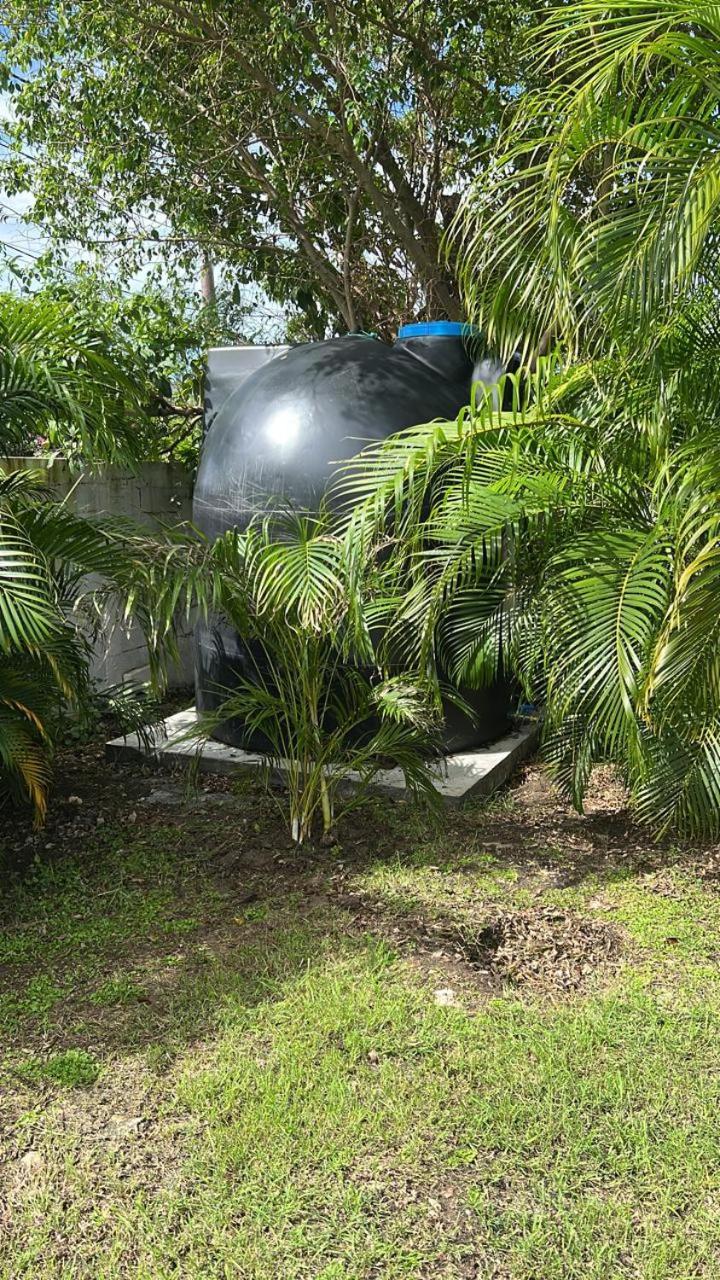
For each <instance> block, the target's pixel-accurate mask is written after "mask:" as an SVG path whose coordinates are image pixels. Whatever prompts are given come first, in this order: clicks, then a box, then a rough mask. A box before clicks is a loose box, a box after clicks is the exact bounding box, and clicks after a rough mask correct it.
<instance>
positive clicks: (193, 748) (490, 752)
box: [105, 707, 538, 805]
mask: <svg viewBox="0 0 720 1280" xmlns="http://www.w3.org/2000/svg"><path fill="white" fill-rule="evenodd" d="M196 724H197V712H196V711H195V708H194V707H189V708H188V710H187V711H178V712H176V714H175V715H173V716H169V717H168V719H167V720H165V722H164V725H163V732H162V733H161V734H159V735H158V737H157V741H156V743H155V745H154V746H153V747H151V748H150V749H146V748H145V747H144V746H143V744H142V742H141V741H140V739H139V738H138V737H137V734H134V733H130V734H128V735H127V737H123V738H114V739H113V740H112V742H108V743H107V745H106V747H105V755H106V757H107V759H108V760H131V759H136V760H137V759H141V760H154V761H155V763H156V764H157V765H158V766H159V767H161V768H171V769H172V768H183V767H184V768H187V767H188V766H189V765H190V764H191V763H193V762H196V764H197V767H198V768H199V769H200V770H201V771H202V772H204V773H238V772H240V771H247V770H250V771H255V772H257V771H259V770H261V769H265V768H267V763H268V762H267V758H266V757H265V756H262V755H259V754H257V753H255V752H252V751H242V750H241V749H240V748H239V747H227V746H225V744H224V743H222V742H212V741H207V742H205V743H203V744H202V746H201V747H198V744H197V743H195V742H187V741H182V740H181V739H182V738H183V737H184V735H186V734H187V733H188V731H189V730H192V728H193V727H194V726H195V725H196ZM537 738H538V726H537V724H536V723H534V722H531V721H525V722H522V723H521V724H520V725H519V726H518V728H517V729H516V730H515V731H514V732H513V733H509V734H508V735H507V736H506V737H504V738H500V739H499V741H498V742H493V743H490V745H489V746H487V747H478V748H477V749H476V750H475V751H460V752H458V753H457V754H456V755H451V756H445V757H444V758H443V759H442V760H440V761H438V762H437V765H436V766H435V767H434V772H435V786H436V788H437V790H438V791H439V792H440V795H441V796H442V797H443V799H444V800H445V801H446V803H447V804H452V805H459V804H462V802H463V801H464V800H466V799H467V798H468V796H471V795H472V796H475V797H482V796H489V795H491V794H492V792H493V791H494V790H495V789H496V787H499V786H501V785H502V783H503V782H507V780H508V778H509V777H510V775H511V774H512V773H513V771H514V769H515V768H516V767H517V765H518V764H519V763H520V761H521V760H524V759H525V757H526V756H528V755H529V754H530V752H531V751H532V750H533V748H534V747H535V745H536V743H537ZM275 772H276V773H277V774H278V775H279V776H280V780H281V779H282V773H283V762H282V761H280V762H279V763H278V764H277V766H276V768H275ZM355 780H357V775H355ZM347 783H348V785H349V786H352V784H353V774H352V773H350V774H348V776H347ZM372 790H373V791H375V792H377V793H379V794H381V795H388V796H394V797H395V798H397V797H399V796H402V795H404V794H405V793H406V787H405V779H404V777H403V773H402V770H401V769H384V770H382V771H381V772H380V773H378V774H376V776H375V779H374V781H373V785H372Z"/></svg>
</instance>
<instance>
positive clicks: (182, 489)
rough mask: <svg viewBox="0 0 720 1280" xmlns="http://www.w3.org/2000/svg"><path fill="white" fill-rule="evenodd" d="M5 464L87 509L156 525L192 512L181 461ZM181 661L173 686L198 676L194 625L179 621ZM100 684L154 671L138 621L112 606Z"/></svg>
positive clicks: (96, 671)
mask: <svg viewBox="0 0 720 1280" xmlns="http://www.w3.org/2000/svg"><path fill="white" fill-rule="evenodd" d="M2 465H3V467H5V468H10V469H12V470H19V469H25V468H32V469H33V470H37V471H41V472H42V473H43V476H44V477H45V478H46V480H47V483H48V484H49V485H51V486H52V488H53V489H54V490H55V492H56V493H57V494H59V495H60V497H67V500H68V503H69V505H71V506H72V508H73V510H74V511H77V512H78V513H79V514H82V515H103V514H104V515H114V516H118V515H119V516H127V517H129V518H130V519H132V520H136V521H138V523H140V524H144V525H147V526H149V527H150V528H153V527H155V528H157V527H158V525H160V524H165V525H174V524H179V523H180V522H181V521H183V520H190V519H191V516H192V477H191V476H190V473H189V472H188V471H186V470H185V468H184V467H182V466H181V465H180V464H179V463H176V462H144V463H143V464H142V465H141V466H140V467H139V468H138V470H137V472H130V471H126V470H125V469H124V468H122V467H111V466H103V467H100V468H98V469H97V470H94V471H86V472H82V473H78V472H76V471H72V470H71V468H70V466H69V465H68V463H67V462H65V461H64V460H63V459H62V458H56V459H53V460H52V461H48V460H46V459H45V458H5V459H3V460H2ZM177 638H178V648H179V650H180V662H179V663H178V664H176V665H175V667H174V668H173V670H172V671H171V672H170V673H169V684H170V688H180V687H182V686H183V685H189V684H192V682H193V647H192V625H187V624H186V623H185V622H184V620H183V621H182V622H180V623H179V624H178V637H177ZM91 672H92V675H93V677H94V679H95V680H96V681H97V682H98V684H99V685H100V686H101V687H107V686H108V685H114V684H120V683H123V682H127V683H138V682H142V681H144V680H147V679H148V677H149V674H150V670H149V667H148V655H147V649H146V647H145V644H144V641H143V637H142V633H141V631H140V629H139V628H138V627H137V626H130V627H128V626H127V625H126V624H124V623H123V622H122V621H121V619H120V618H119V617H118V616H117V613H116V612H115V613H114V612H113V611H112V610H108V612H107V614H106V616H105V618H104V619H103V624H102V627H101V630H100V634H99V636H98V639H97V642H96V644H95V648H94V657H93V662H92V667H91Z"/></svg>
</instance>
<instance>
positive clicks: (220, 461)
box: [194, 321, 509, 751]
mask: <svg viewBox="0 0 720 1280" xmlns="http://www.w3.org/2000/svg"><path fill="white" fill-rule="evenodd" d="M473 346H474V343H473V341H468V329H467V326H464V325H460V324H455V323H451V322H447V321H439V322H435V323H428V324H416V325H406V326H404V327H403V328H402V329H401V330H400V333H399V335H398V340H397V341H396V342H395V344H394V346H388V345H387V344H385V343H383V342H379V341H377V340H375V339H374V338H371V337H366V336H364V335H348V336H347V337H342V338H333V339H330V340H329V341H327V342H314V343H308V344H307V345H304V346H298V347H291V348H287V347H283V348H257V347H255V348H253V347H245V348H221V349H218V350H215V351H211V352H210V353H209V355H208V361H207V371H206V383H205V421H206V429H207V434H206V438H205V444H204V446H203V451H202V458H201V462H200V469H199V472H198V477H197V483H196V486H195V495H194V520H195V523H196V524H197V526H198V527H199V528H200V529H202V530H203V532H204V533H206V534H207V535H208V536H209V537H211V538H214V537H217V536H218V535H219V534H220V533H223V532H225V531H226V530H227V529H230V528H244V527H245V526H246V525H247V524H248V522H249V521H250V519H252V517H253V516H254V515H256V514H258V513H261V512H265V511H267V510H269V509H270V507H271V504H273V503H276V502H278V500H279V501H280V502H281V503H283V504H284V505H285V506H287V505H292V506H293V507H295V508H297V509H300V510H308V509H312V508H313V507H315V506H316V505H317V502H318V500H319V498H320V497H321V495H322V493H323V491H324V490H325V488H326V486H327V484H328V481H329V479H330V477H331V474H332V471H333V464H335V463H337V462H339V461H341V460H342V459H345V458H350V457H352V456H353V455H354V454H355V453H358V452H359V450H360V449H362V448H363V447H364V446H365V445H366V444H368V443H370V442H371V441H375V440H382V439H385V438H386V437H387V436H389V435H391V434H393V433H394V432H396V431H401V430H403V429H404V428H406V427H411V426H415V425H416V424H418V423H420V422H429V421H431V420H432V419H434V418H454V417H456V416H457V413H458V412H459V410H460V409H461V408H462V406H463V405H465V404H467V403H468V402H469V399H470V390H471V386H472V379H473V368H474V366H475V363H476V357H477V355H478V352H477V351H476V350H474V349H473ZM480 354H482V353H480ZM486 367H487V368H490V369H491V370H492V373H493V376H494V377H497V376H499V374H500V373H501V372H502V370H501V368H500V367H498V366H495V365H487V363H486ZM487 377H488V374H487V373H486V372H485V370H483V380H484V379H485V378H487ZM243 671H245V672H247V658H246V655H245V653H244V651H243V646H242V643H241V642H240V640H239V638H238V636H237V634H236V633H235V632H234V631H233V630H232V629H231V628H229V627H228V626H227V625H226V624H224V623H223V622H222V621H219V620H217V621H211V622H210V623H209V624H208V625H201V626H199V627H198V630H197V635H196V701H197V705H198V708H199V709H201V710H210V709H214V708H215V707H217V706H218V705H219V704H220V703H221V702H222V701H223V700H224V698H225V697H226V696H227V691H228V690H229V689H231V688H232V686H233V683H234V676H235V675H236V674H237V673H238V672H243ZM462 692H463V696H464V697H466V699H467V700H468V701H469V702H470V703H471V705H472V706H473V710H474V712H475V715H476V717H477V724H476V725H473V724H472V723H471V722H470V721H469V720H468V719H467V717H465V716H464V715H460V713H458V712H457V711H456V710H455V709H453V708H450V709H448V715H447V719H446V749H447V750H455V751H457V750H460V749H461V748H462V747H464V746H469V745H471V744H477V743H480V742H488V741H491V740H493V739H495V738H498V737H500V736H501V735H502V733H503V731H504V730H505V729H506V727H507V724H508V708H509V701H508V691H507V686H506V684H505V682H503V681H500V682H498V685H497V687H495V688H491V689H486V690H482V691H469V690H463V691H462ZM217 737H218V738H219V739H220V740H221V741H224V742H229V743H230V744H231V745H234V746H248V745H250V744H249V743H248V741H247V740H246V738H245V737H244V735H243V730H242V726H241V725H239V724H237V723H234V722H228V723H226V724H225V725H223V727H222V729H221V730H220V731H219V732H218V734H217Z"/></svg>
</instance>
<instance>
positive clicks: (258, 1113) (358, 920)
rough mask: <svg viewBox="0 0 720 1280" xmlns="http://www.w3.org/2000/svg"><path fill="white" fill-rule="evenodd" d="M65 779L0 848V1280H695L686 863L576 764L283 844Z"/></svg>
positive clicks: (228, 801)
mask: <svg viewBox="0 0 720 1280" xmlns="http://www.w3.org/2000/svg"><path fill="white" fill-rule="evenodd" d="M63 767H64V777H63V782H62V785H61V788H60V792H59V794H58V796H57V798H56V800H55V801H54V802H53V806H52V809H51V814H50V818H49V823H48V826H47V828H46V830H45V831H44V832H42V833H38V834H35V835H33V834H32V831H31V829H27V828H26V829H21V828H20V827H19V826H18V827H17V828H16V829H15V831H14V832H8V831H5V832H4V834H3V840H2V843H3V857H4V897H3V923H2V931H1V932H0V964H1V966H2V968H1V970H0V974H1V979H2V988H1V992H2V993H1V995H0V1020H1V1022H2V1068H1V1072H2V1093H1V1096H2V1104H1V1105H2V1113H3V1116H2V1135H3V1138H2V1142H3V1163H2V1174H1V1178H2V1184H1V1185H2V1190H1V1192H0V1202H1V1203H2V1235H1V1237H0V1275H2V1276H3V1280H4V1278H5V1277H7V1280H10V1277H12V1278H13V1280H15V1278H16V1277H28V1278H29V1277H32V1278H33V1280H59V1278H60V1277H63V1280H65V1278H67V1277H73V1280H75V1278H76V1277H77V1278H80V1277H88V1280H89V1277H96V1276H98V1275H102V1276H103V1277H107V1278H109V1280H119V1278H120V1277H122V1278H123V1280H125V1278H126V1277H133V1280H137V1278H138V1277H150V1276H152V1277H158V1278H162V1277H165V1276H168V1277H169V1276H171V1275H177V1274H182V1275H183V1276H187V1277H190V1278H193V1277H197V1278H198V1280H200V1278H201V1277H202V1278H203V1280H204V1278H205V1277H207V1276H210V1275H222V1274H239V1275H242V1276H243V1277H248V1280H251V1278H252V1280H265V1278H267V1280H270V1278H271V1277H273V1278H274V1277H276V1276H278V1275H282V1276H283V1277H288V1280H290V1278H298V1280H299V1278H300V1277H302V1278H303V1280H311V1278H312V1280H317V1278H318V1277H333V1278H339V1277H348V1278H350V1277H352V1278H353V1280H360V1278H361V1277H362V1278H363V1280H370V1278H371V1277H379V1276H383V1277H391V1278H392V1280H401V1278H402V1280H411V1278H412V1280H416V1278H419V1277H428V1278H432V1280H437V1278H438V1277H447V1278H448V1280H450V1278H452V1280H457V1277H484V1276H488V1275H495V1276H502V1277H507V1278H508V1280H519V1278H520V1277H522V1278H523V1280H530V1277H535V1276H537V1275H538V1274H542V1275H543V1276H547V1277H557V1280H566V1278H567V1277H578V1280H580V1277H582V1278H583V1280H586V1278H587V1277H597V1280H601V1278H604V1277H607V1276H608V1275H613V1276H618V1277H628V1280H630V1277H636V1276H643V1277H646V1276H647V1277H650V1276H652V1277H653V1278H658V1280H661V1278H667V1280H671V1278H672V1280H675V1277H677V1276H679V1275H696V1276H700V1277H708V1278H709V1277H713V1276H715V1275H716V1274H717V1257H718V1249H719V1248H720V1239H719V1238H718V1220H717V1212H716V1191H717V1185H718V1177H719V1176H720V1151H719V1150H718V1144H717V1133H716V1115H717V1105H718V1083H717V1082H718V1078H719V1077H718V1066H720V1063H719V1061H718V1043H720V1041H719V1039H718V1021H719V1017H720V987H719V986H718V977H717V955H718V950H719V949H720V906H719V903H720V899H718V893H717V884H718V881H717V876H718V871H719V870H720V853H719V852H718V850H717V849H715V848H705V849H703V850H702V851H701V850H699V849H697V848H696V849H692V850H690V849H687V848H685V849H683V848H680V847H678V846H675V845H671V844H668V843H667V842H666V843H664V844H658V843H656V842H651V841H650V840H649V839H648V837H647V835H646V834H644V833H643V832H642V830H641V829H639V828H637V827H635V826H634V825H633V823H632V821H631V819H630V816H629V814H628V812H627V810H626V808H625V797H624V793H623V791H622V788H621V787H620V786H619V785H618V783H617V781H616V780H614V779H613V778H612V776H611V775H610V774H608V772H607V771H604V772H603V771H601V773H600V774H599V775H598V774H596V775H595V778H594V782H593V787H592V788H591V790H590V793H589V798H588V805H587V810H588V811H587V813H586V814H585V816H579V815H577V814H574V813H573V812H572V811H571V810H569V809H568V808H567V807H566V806H565V805H564V804H563V802H562V801H561V800H560V799H559V798H558V796H557V795H556V794H555V793H554V792H553V791H552V788H551V787H550V785H549V783H548V781H547V778H546V776H545V775H544V774H543V772H542V771H541V770H540V769H538V768H537V766H531V767H530V768H529V769H528V770H527V771H526V773H525V775H524V776H523V778H521V779H520V780H518V782H517V783H516V784H515V785H514V786H513V788H512V789H511V790H510V791H509V792H506V793H504V794H503V795H501V796H500V797H498V798H497V799H496V800H495V801H494V802H493V803H492V804H491V805H489V806H487V807H486V808H484V809H482V808H473V807H472V806H471V807H469V808H468V809H466V810H465V811H458V812H448V815H447V818H446V820H445V822H444V823H443V827H442V830H441V831H440V832H439V833H438V831H437V829H432V828H429V827H427V826H426V824H425V821H424V819H422V818H421V817H419V816H418V815H417V814H416V813H415V812H414V811H413V810H412V809H411V808H409V807H408V806H407V805H405V804H400V805H398V804H395V805H393V804H391V803H389V802H385V801H379V800H377V801H372V802H370V803H368V804H367V805H366V806H365V807H364V808H363V809H362V811H358V812H357V814H356V815H355V817H354V818H350V819H348V821H347V823H346V824H345V827H344V829H343V832H342V844H341V845H339V846H336V847H334V848H332V849H329V848H327V847H322V846H312V845H308V846H306V847H305V848H304V850H301V851H298V850H296V849H292V847H291V844H290V842H289V840H288V836H287V834H286V832H285V831H284V828H283V826H282V823H281V822H280V821H279V819H278V816H277V813H276V810H275V808H274V806H273V804H272V801H271V800H269V799H268V798H267V797H266V796H264V795H263V794H262V792H259V793H258V792H256V791H255V790H254V789H253V787H252V786H248V785H247V784H246V783H244V782H241V781H238V782H236V783H235V784H228V783H222V782H220V781H219V780H217V781H215V782H213V781H211V780H208V781H207V782H205V783H203V785H202V787H201V789H200V791H199V792H198V793H197V794H193V793H192V792H191V793H190V794H188V793H187V791H186V789H185V784H184V782H183V781H182V780H177V779H172V778H167V777H163V776H158V775H150V774H148V773H147V772H144V771H143V770H142V769H139V768H132V767H129V768H126V769H123V770H121V771H119V772H117V773H116V774H115V775H114V776H113V777H112V778H108V777H107V775H106V772H105V769H104V765H103V762H102V759H101V756H100V748H99V747H98V748H92V747H88V748H85V749H84V750H83V751H82V752H81V753H78V754H76V755H75V756H74V757H73V756H67V757H66V758H65V760H64V761H63ZM21 868H22V869H23V870H22V875H18V872H19V871H20V870H21Z"/></svg>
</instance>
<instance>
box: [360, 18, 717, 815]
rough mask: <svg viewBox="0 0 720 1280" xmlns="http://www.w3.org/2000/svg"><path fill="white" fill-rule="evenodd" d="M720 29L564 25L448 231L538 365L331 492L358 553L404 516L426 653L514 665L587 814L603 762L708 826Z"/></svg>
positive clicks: (551, 34)
mask: <svg viewBox="0 0 720 1280" xmlns="http://www.w3.org/2000/svg"><path fill="white" fill-rule="evenodd" d="M719 37H720V7H718V6H717V5H707V4H704V3H703V4H701V3H693V0H691V3H690V4H683V5H680V4H679V3H675V2H673V0H664V2H663V3H659V4H657V3H647V2H646V0H625V2H624V3H613V2H612V0H611V2H610V3H606V2H602V3H601V2H599V0H576V2H575V3H571V4H569V5H565V6H562V7H559V8H557V9H556V10H554V11H553V12H552V13H550V15H549V16H548V19H547V22H546V24H545V29H544V37H543V39H542V42H541V45H540V50H539V54H538V57H539V60H540V62H541V63H542V65H543V66H544V68H545V69H546V70H551V71H552V75H553V79H552V83H551V86H550V89H549V90H548V91H543V94H542V95H538V96H534V97H529V98H528V100H527V101H526V102H525V104H524V105H523V108H522V110H521V111H520V112H519V113H518V114H517V116H516V119H515V123H514V125H513V127H512V130H511V132H509V133H508V134H507V135H506V137H505V138H504V139H503V140H502V143H501V145H500V147H499V148H498V151H497V154H496V157H495V162H494V164H493V165H492V166H491V167H490V169H489V177H485V178H483V179H482V180H481V181H479V182H478V183H477V184H476V185H475V187H474V188H473V189H472V191H471V192H470V193H469V195H468V197H467V198H466V200H465V201H464V204H463V207H462V209H461V212H460V215H459V218H458V222H457V225H456V228H455V237H456V242H458V243H459V248H460V252H461V255H462V257H463V260H464V285H465V293H466V300H467V304H468V312H469V316H470V318H472V319H473V320H475V321H476V322H478V323H480V324H483V325H484V326H485V330H486V333H487V335H488V337H489V339H490V340H492V341H493V342H495V343H496V344H497V345H498V346H499V347H501V348H504V349H505V350H507V351H514V350H516V349H517V348H520V349H521V351H522V352H523V353H524V355H525V368H526V370H527V369H530V370H532V369H534V370H535V372H534V374H532V375H531V374H526V376H525V378H524V380H523V379H520V380H516V381H515V383H514V406H513V409H512V411H511V412H508V413H499V412H498V411H497V409H496V408H495V407H494V403H493V400H492V398H490V397H486V398H481V399H480V401H479V403H478V405H477V406H476V407H475V409H474V410H468V411H467V412H466V413H464V414H462V415H461V416H460V419H459V420H458V422H457V423H452V424H449V423H445V424H431V425H430V426H429V427H424V428H419V429H417V430H416V431H415V432H413V433H409V434H406V435H405V436H403V437H400V438H399V439H395V440H392V441H390V442H389V443H388V444H387V445H384V446H381V447H380V448H379V449H377V450H374V451H372V452H371V453H370V454H368V455H365V456H364V457H362V458H361V459H360V460H359V462H358V464H356V465H355V466H353V467H352V468H351V470H350V473H349V475H346V478H345V480H344V483H343V485H341V490H344V492H345V494H346V495H349V496H350V497H352V498H353V499H360V500H361V502H362V505H361V507H360V509H359V510H358V511H356V512H355V513H354V515H353V517H352V519H351V521H350V524H349V536H350V538H351V540H359V541H360V542H361V543H362V541H363V539H364V538H365V537H366V536H368V530H372V529H377V528H378V527H382V528H384V529H387V528H388V526H390V527H391V528H393V529H394V531H395V534H396V536H397V538H398V541H399V543H400V544H402V545H403V546H404V547H405V548H406V553H405V557H404V560H402V559H401V561H400V564H401V572H402V573H403V574H404V575H405V581H406V591H407V602H408V603H407V605H406V609H405V613H406V614H408V616H409V617H410V618H411V620H412V623H413V624H414V627H415V628H416V629H417V630H418V633H419V635H420V636H421V637H422V639H421V642H420V643H419V644H418V643H417V642H416V643H414V644H413V645H412V646H411V647H410V648H409V650H408V652H409V655H410V656H411V657H412V659H413V661H414V662H416V663H419V664H420V666H421V668H422V669H423V670H427V669H431V668H432V666H433V664H434V663H435V661H436V660H437V657H438V656H442V654H441V651H442V650H443V649H444V651H445V656H447V654H448V653H449V654H450V656H451V658H452V657H454V663H455V665H454V667H453V668H452V669H453V670H454V673H455V674H456V675H457V676H465V677H467V676H472V675H473V673H475V674H476V676H477V678H480V679H482V678H486V673H487V671H488V669H489V670H492V668H493V666H494V665H496V664H497V662H498V661H499V660H500V657H501V656H502V660H503V662H504V663H505V664H506V665H507V664H508V663H510V664H512V665H513V666H514V668H515V670H516V672H517V674H518V676H519V677H520V679H521V680H522V681H523V683H524V685H525V688H526V691H527V692H528V693H530V694H531V696H535V697H538V698H540V699H542V701H543V702H544V704H545V709H546V713H545V743H546V751H547V753H548V755H549V758H550V760H551V761H552V763H553V767H554V769H555V772H556V776H557V777H558V779H559V780H560V782H561V783H562V784H563V785H564V786H565V788H566V789H567V791H568V792H569V794H570V795H571V796H572V797H573V799H574V800H575V803H576V804H577V805H578V806H581V805H582V798H583V793H584V790H585V786H586V783H587V779H588V776H589V771H590V768H591V766H592V764H593V762H594V761H595V760H598V759H611V760H615V761H616V762H617V763H618V765H619V766H620V767H621V769H622V770H623V772H624V775H625V777H626V779H627V782H628V784H629V786H630V790H631V796H632V799H633V802H634V804H635V805H636V807H637V810H638V813H639V814H640V816H641V817H643V818H644V819H646V820H647V821H650V822H651V823H653V824H655V825H657V826H660V827H663V826H667V825H671V824H672V825H675V827H677V828H679V829H680V830H681V831H684V832H687V833H690V834H705V833H711V834H714V835H717V834H718V832H720V646H718V644H717V619H718V614H719V613H720V572H719V571H720V503H719V502H718V496H719V495H720V443H719V436H718V408H717V406H718V404H719V403H720V381H719V370H720V359H719V358H718V357H719V355H720V307H719V305H718V296H719V295H718V278H717V277H718V254H717V238H716V236H717V230H716V228H717V223H718V208H719V202H720V183H718V173H719V172H720V133H719V132H718V123H717V100H718V84H719V83H720V40H719ZM549 347H554V350H553V354H552V356H551V357H550V358H549V359H544V358H543V355H542V352H543V351H546V350H547V349H548V348H549ZM418 624H419V625H418ZM398 626H401V623H399V624H398ZM413 629H414V628H413V627H410V628H408V627H405V629H404V631H403V632H402V634H404V635H407V634H408V633H409V632H412V630H413Z"/></svg>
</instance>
